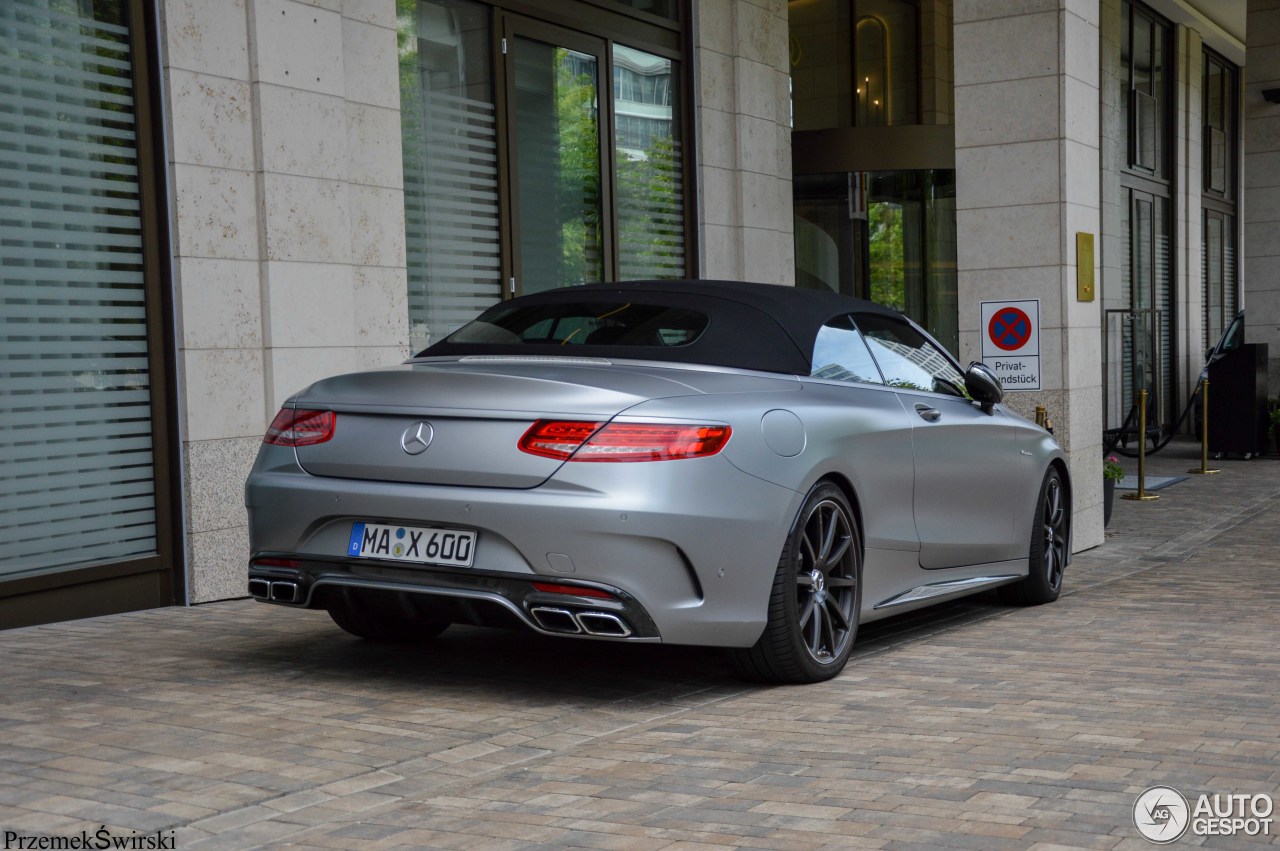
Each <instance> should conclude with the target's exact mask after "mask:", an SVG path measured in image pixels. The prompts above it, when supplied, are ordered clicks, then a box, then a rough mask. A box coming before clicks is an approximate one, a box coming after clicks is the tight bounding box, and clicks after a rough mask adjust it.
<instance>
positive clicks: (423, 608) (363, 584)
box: [249, 553, 659, 642]
mask: <svg viewBox="0 0 1280 851" xmlns="http://www.w3.org/2000/svg"><path fill="white" fill-rule="evenodd" d="M283 556H284V554H274V553H263V554H260V555H259V558H264V557H268V558H274V559H275V560H280V559H281V558H282V557H283ZM292 560H296V561H297V563H298V565H297V567H284V566H280V565H278V564H271V565H260V564H257V563H255V562H250V564H249V594H250V595H251V596H252V597H253V598H254V599H255V600H259V601H261V602H266V603H277V604H280V605H286V606H294V607H298V608H313V609H314V608H326V607H327V605H328V604H329V602H330V601H332V600H334V599H335V598H338V599H349V598H350V597H353V596H354V597H356V598H358V599H359V601H360V603H361V604H362V606H363V607H365V608H374V609H377V610H382V611H386V612H387V613H389V614H394V615H398V616H404V617H410V618H418V619H421V620H424V621H433V620H434V621H449V622H455V623H456V622H462V623H471V624H476V625H478V626H497V627H503V626H517V625H523V626H524V627H527V628H528V629H531V630H534V631H535V632H541V633H544V634H546V635H570V636H577V637H581V638H608V639H619V640H628V641H650V642H652V641H658V640H659V636H658V629H657V626H656V625H655V624H654V622H653V618H651V617H650V616H649V613H648V612H647V611H645V609H644V607H643V606H641V605H640V604H639V602H638V601H636V599H635V598H634V597H632V596H631V595H629V594H627V593H626V592H625V591H623V590H622V589H620V588H609V587H606V586H602V585H599V584H596V583H591V584H587V583H565V582H563V581H561V580H557V583H556V584H558V585H565V586H566V587H574V586H578V587H582V588H583V589H584V590H586V589H592V590H596V591H603V592H606V593H608V594H609V595H611V598H610V599H604V598H599V597H594V596H590V597H589V596H583V595H576V594H569V593H550V592H547V591H542V590H539V589H537V588H535V587H534V585H533V581H532V577H531V578H516V577H512V576H504V575H502V574H493V573H484V572H479V573H478V572H474V571H466V572H462V571H457V570H452V569H448V568H441V569H438V570H433V569H421V568H413V569H405V568H397V567H389V566H382V565H376V564H371V563H369V562H352V561H348V560H344V559H314V558H308V559H296V558H294V559H292Z"/></svg>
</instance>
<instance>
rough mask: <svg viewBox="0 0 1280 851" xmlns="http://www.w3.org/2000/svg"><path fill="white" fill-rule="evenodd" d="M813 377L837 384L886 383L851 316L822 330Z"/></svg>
mask: <svg viewBox="0 0 1280 851" xmlns="http://www.w3.org/2000/svg"><path fill="white" fill-rule="evenodd" d="M810 375H812V376H813V377H815V378H831V379H835V380H837V381H861V382H864V383H866V384H883V383H884V379H882V378H881V377H880V370H878V369H876V362H875V361H874V360H872V359H871V352H869V351H867V344H866V343H865V342H863V340H862V334H860V333H859V332H858V329H857V328H856V327H855V326H854V324H853V322H852V321H851V320H850V319H849V317H848V316H838V317H836V318H835V319H832V320H831V321H830V322H828V323H827V324H826V325H823V326H822V328H821V329H819V331H818V338H817V340H815V341H814V344H813V371H812V372H811V373H810Z"/></svg>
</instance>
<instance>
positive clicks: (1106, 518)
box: [1102, 479, 1116, 527]
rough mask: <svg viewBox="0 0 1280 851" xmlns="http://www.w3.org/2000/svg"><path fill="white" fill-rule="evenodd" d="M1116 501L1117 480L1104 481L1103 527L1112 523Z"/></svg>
mask: <svg viewBox="0 0 1280 851" xmlns="http://www.w3.org/2000/svg"><path fill="white" fill-rule="evenodd" d="M1115 501H1116V480H1115V479H1103V480H1102V525H1103V526H1104V527H1105V526H1106V525H1107V524H1108V523H1110V522H1111V506H1112V504H1113V503H1114V502H1115Z"/></svg>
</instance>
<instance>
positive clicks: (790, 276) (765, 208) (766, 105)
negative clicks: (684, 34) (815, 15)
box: [693, 0, 795, 284]
mask: <svg viewBox="0 0 1280 851" xmlns="http://www.w3.org/2000/svg"><path fill="white" fill-rule="evenodd" d="M693 8H694V15H695V18H694V52H695V63H696V74H697V90H698V94H697V110H696V118H695V121H696V124H697V134H698V236H699V244H700V246H701V257H700V262H699V267H700V270H701V275H702V277H704V278H723V279H726V280H750V281H760V282H763V283H771V284H793V283H794V282H795V245H794V242H793V236H792V233H793V230H794V224H793V219H792V207H791V121H790V114H789V110H790V103H791V97H790V76H789V70H790V69H789V59H788V50H787V33H788V30H787V4H786V2H785V0H699V2H697V3H695V4H693Z"/></svg>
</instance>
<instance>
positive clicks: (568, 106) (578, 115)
mask: <svg viewBox="0 0 1280 851" xmlns="http://www.w3.org/2000/svg"><path fill="white" fill-rule="evenodd" d="M514 42H515V43H514V45H513V48H512V53H513V56H514V61H515V91H514V92H513V93H512V97H514V100H515V148H516V152H515V154H516V157H515V158H516V161H515V163H514V166H515V170H516V181H517V186H516V193H517V214H518V216H519V227H518V228H517V232H518V237H517V239H518V246H519V252H520V255H519V256H520V268H519V270H518V272H517V279H518V280H519V282H520V287H521V291H522V292H525V293H533V292H540V291H542V290H547V289H553V288H555V287H564V286H571V285H573V284H584V283H591V282H594V281H600V280H603V271H604V269H603V261H604V251H603V240H604V235H603V233H602V221H601V209H600V201H601V199H600V135H599V126H600V125H599V114H598V109H599V102H600V101H599V88H598V87H599V69H598V64H599V63H598V62H597V60H596V57H594V56H592V55H590V54H587V53H581V52H579V51H576V50H569V49H568V48H564V47H559V46H557V45H554V44H547V43H545V42H541V41H535V40H533V39H530V38H525V37H523V36H517V37H516V38H515V40H514Z"/></svg>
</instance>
